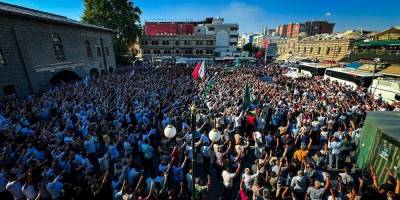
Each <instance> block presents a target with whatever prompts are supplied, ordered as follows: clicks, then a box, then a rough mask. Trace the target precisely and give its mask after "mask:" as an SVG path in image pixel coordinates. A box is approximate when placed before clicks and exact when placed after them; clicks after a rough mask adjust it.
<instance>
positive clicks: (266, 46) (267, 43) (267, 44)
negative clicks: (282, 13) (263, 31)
mask: <svg viewBox="0 0 400 200" xmlns="http://www.w3.org/2000/svg"><path fill="white" fill-rule="evenodd" d="M268 46H269V40H267V39H264V41H263V48H264V49H268Z"/></svg>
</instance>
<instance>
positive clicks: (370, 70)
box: [358, 64, 378, 72]
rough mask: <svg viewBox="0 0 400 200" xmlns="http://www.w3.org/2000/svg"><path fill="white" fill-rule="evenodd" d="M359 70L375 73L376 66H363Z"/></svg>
mask: <svg viewBox="0 0 400 200" xmlns="http://www.w3.org/2000/svg"><path fill="white" fill-rule="evenodd" d="M376 68H378V66H377V67H376ZM358 69H359V70H364V71H369V72H373V71H374V70H375V65H374V64H363V65H362V66H361V67H359V68H358Z"/></svg>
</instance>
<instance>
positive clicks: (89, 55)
mask: <svg viewBox="0 0 400 200" xmlns="http://www.w3.org/2000/svg"><path fill="white" fill-rule="evenodd" d="M85 46H86V55H87V57H89V58H91V57H92V56H93V55H92V48H91V47H90V42H89V41H88V40H86V42H85Z"/></svg>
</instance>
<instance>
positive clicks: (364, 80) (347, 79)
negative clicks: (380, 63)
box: [324, 67, 382, 89]
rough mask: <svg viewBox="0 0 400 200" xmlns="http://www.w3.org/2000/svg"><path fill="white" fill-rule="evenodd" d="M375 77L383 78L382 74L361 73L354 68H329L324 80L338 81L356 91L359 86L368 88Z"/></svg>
mask: <svg viewBox="0 0 400 200" xmlns="http://www.w3.org/2000/svg"><path fill="white" fill-rule="evenodd" d="M375 77H382V74H379V73H375V74H374V73H371V72H366V71H361V70H357V69H352V68H340V67H334V68H328V69H326V71H325V75H324V79H325V80H326V79H329V80H331V81H337V82H339V83H343V84H345V85H349V86H351V87H352V88H353V89H356V88H357V87H358V86H363V87H365V88H368V87H369V86H370V85H371V84H372V80H374V78H375Z"/></svg>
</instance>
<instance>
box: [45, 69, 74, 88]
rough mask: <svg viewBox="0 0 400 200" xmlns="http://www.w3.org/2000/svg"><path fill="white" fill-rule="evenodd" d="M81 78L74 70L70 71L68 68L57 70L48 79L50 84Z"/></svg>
mask: <svg viewBox="0 0 400 200" xmlns="http://www.w3.org/2000/svg"><path fill="white" fill-rule="evenodd" d="M80 80H82V79H81V77H79V75H78V74H76V73H75V72H71V71H68V70H63V71H60V72H58V73H57V74H55V75H54V76H53V78H51V79H50V84H52V85H59V84H60V83H62V82H67V83H68V82H72V81H80Z"/></svg>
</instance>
